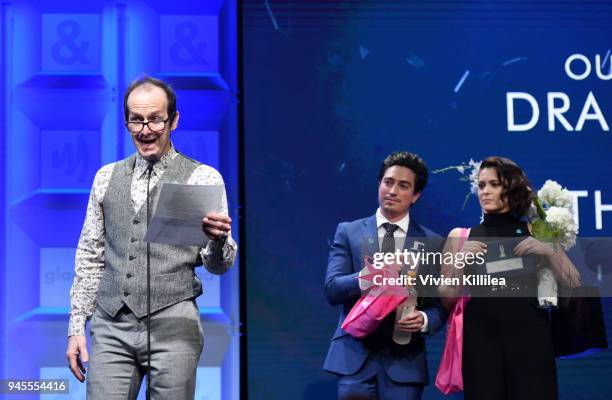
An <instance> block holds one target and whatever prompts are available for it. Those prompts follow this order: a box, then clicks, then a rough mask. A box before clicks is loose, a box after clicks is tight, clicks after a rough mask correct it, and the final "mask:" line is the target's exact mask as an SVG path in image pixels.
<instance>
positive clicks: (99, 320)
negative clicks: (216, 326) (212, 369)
mask: <svg viewBox="0 0 612 400" xmlns="http://www.w3.org/2000/svg"><path fill="white" fill-rule="evenodd" d="M90 335H91V354H90V359H89V368H88V371H87V398H88V399H93V400H97V399H100V400H115V399H117V400H118V399H121V400H125V399H136V397H137V396H138V391H139V389H140V385H141V383H142V381H143V378H144V377H145V376H146V368H147V323H146V318H142V319H138V318H136V316H135V315H134V314H133V313H132V312H131V311H129V310H128V309H127V307H123V308H122V309H121V310H120V311H119V313H118V314H117V316H115V318H113V317H111V316H110V315H108V314H107V313H106V312H104V311H103V310H102V309H101V308H100V307H97V308H96V311H95V312H94V315H93V317H92V320H91V327H90ZM202 347H203V332H202V324H201V322H200V313H199V311H198V308H197V306H196V304H195V301H194V300H186V301H183V302H180V303H177V304H175V305H173V306H170V307H167V308H165V309H163V310H160V311H158V312H156V313H153V314H152V316H151V398H152V399H179V400H180V399H190V400H191V399H193V398H194V396H195V378H196V369H197V366H198V362H199V360H200V354H201V353H202Z"/></svg>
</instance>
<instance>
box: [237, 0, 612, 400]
mask: <svg viewBox="0 0 612 400" xmlns="http://www.w3.org/2000/svg"><path fill="white" fill-rule="evenodd" d="M242 13H243V21H242V23H243V24H244V31H243V41H244V46H243V52H244V68H243V71H244V100H245V101H244V110H245V111H244V120H245V133H244V135H245V141H244V149H245V165H246V168H245V179H246V190H245V197H246V203H245V212H246V214H245V215H246V243H247V252H246V257H247V260H246V271H247V304H248V317H247V331H248V384H249V393H250V396H249V397H250V398H252V399H332V398H334V397H335V380H334V377H333V376H331V375H329V374H326V373H324V372H323V371H322V370H321V367H322V364H323V360H324V358H325V354H326V351H327V348H328V345H329V341H330V339H331V336H332V333H333V331H334V329H335V326H336V323H337V316H338V309H337V308H335V307H331V306H329V305H328V304H327V302H326V300H325V298H324V295H323V279H324V275H325V269H326V264H327V255H328V249H329V243H330V242H331V240H332V238H333V234H334V232H335V228H336V225H337V224H338V223H339V222H341V221H349V220H354V219H357V218H361V217H365V216H369V215H372V214H374V212H375V210H376V207H377V201H376V196H377V195H376V193H377V181H376V179H377V174H378V170H379V167H380V163H381V161H382V159H383V158H384V157H385V156H386V155H387V154H388V153H390V152H391V151H394V150H408V151H412V152H416V153H419V154H420V155H421V156H422V157H423V158H424V159H425V160H426V162H427V164H428V165H429V167H430V169H437V168H442V167H446V166H449V165H457V164H460V163H461V162H463V161H468V160H469V159H470V158H474V159H482V158H483V157H486V156H489V155H502V156H506V157H510V158H512V159H514V160H515V161H516V162H517V163H518V164H519V165H521V166H522V167H523V168H524V169H525V171H526V172H527V174H528V176H529V178H530V179H531V181H532V182H533V184H534V185H536V186H537V187H539V186H541V185H542V184H543V183H544V181H545V180H546V179H548V178H552V179H555V180H557V181H559V182H560V183H561V184H562V185H564V186H567V187H568V188H569V189H571V190H574V191H577V192H576V193H575V194H576V196H577V199H578V210H579V222H580V231H581V234H582V235H584V236H589V235H608V236H609V235H611V234H612V212H610V210H611V209H612V207H611V206H610V205H611V204H612V161H611V160H610V154H611V150H612V134H611V133H610V132H609V124H610V123H611V122H612V97H611V96H610V88H611V87H612V82H611V81H610V78H611V75H612V69H611V68H612V67H611V62H610V53H611V50H610V49H611V48H612V44H611V43H610V40H609V38H610V35H611V34H612V26H611V25H610V23H609V22H610V20H611V18H612V4H610V3H606V2H581V1H539V2H530V1H512V2H491V1H469V2H467V1H426V2H425V1H422V2H417V1H370V0H361V1H347V2H340V1H322V0H303V1H297V0H296V1H288V0H266V1H263V0H262V1H254V0H248V1H244V2H243V4H242ZM458 178H459V175H458V174H457V173H456V172H455V173H453V172H449V173H446V174H436V175H432V176H431V180H430V184H429V185H428V187H427V188H426V189H425V192H424V193H423V196H422V197H421V199H420V200H419V202H418V203H417V205H416V206H415V207H414V210H413V212H412V213H411V217H413V218H414V219H418V220H419V221H420V222H421V223H422V224H424V225H426V226H428V227H430V228H431V229H433V230H435V231H437V232H438V233H440V234H442V235H446V234H447V232H448V231H449V230H450V229H451V228H452V227H455V226H469V225H474V224H476V223H478V221H479V216H480V213H479V208H478V204H477V201H476V199H475V198H473V197H472V198H471V199H470V200H469V201H468V203H467V206H466V208H465V210H463V209H462V205H463V201H464V195H465V194H466V193H467V192H468V190H469V189H468V185H467V184H466V183H465V182H461V181H459V179H458ZM598 268H599V271H600V277H601V276H604V277H605V276H607V277H608V279H609V277H610V275H609V271H610V270H609V266H605V265H604V266H602V265H600V266H599V267H598ZM605 302H606V308H605V312H606V321H607V324H608V333H609V334H610V332H612V307H611V306H610V304H609V301H608V300H607V299H606V300H605ZM608 338H609V339H608V341H610V336H608ZM443 340H444V333H441V334H438V335H437V336H436V337H435V338H434V339H433V340H431V339H430V340H428V342H427V343H428V353H429V360H430V372H431V374H432V377H433V376H434V374H435V373H436V370H437V366H438V362H439V355H440V350H441V346H442V345H443ZM525 362H529V361H528V360H525ZM558 367H559V370H558V371H559V388H560V393H561V396H560V397H561V399H605V398H609V393H610V392H611V391H612V381H611V380H610V379H609V377H610V375H611V374H612V357H611V355H610V353H608V352H605V353H600V354H596V355H592V356H589V357H586V358H581V359H572V360H559V361H558ZM425 398H427V399H434V398H442V396H441V395H440V394H439V393H438V392H437V391H436V390H435V389H434V388H433V387H432V386H430V387H428V388H427V389H426V392H425Z"/></svg>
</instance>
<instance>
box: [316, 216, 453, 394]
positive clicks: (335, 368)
mask: <svg viewBox="0 0 612 400" xmlns="http://www.w3.org/2000/svg"><path fill="white" fill-rule="evenodd" d="M417 236H420V237H424V236H427V237H434V236H438V235H435V234H434V233H433V232H431V231H429V230H428V229H426V228H424V227H421V226H419V225H418V224H417V223H416V221H414V219H413V218H411V219H410V224H409V226H408V234H407V238H406V247H409V243H412V242H411V241H410V240H409V238H412V237H417ZM429 250H432V249H429ZM435 250H439V249H435ZM377 251H379V249H378V230H377V227H376V215H373V216H371V217H368V218H364V219H359V220H356V221H353V222H343V223H340V224H339V225H338V229H337V230H336V236H335V238H334V243H333V245H332V247H331V249H330V252H329V260H328V263H327V275H326V277H325V295H326V296H327V300H328V301H329V302H330V304H332V305H342V308H341V309H340V317H339V319H338V327H337V328H336V331H335V332H334V335H333V337H332V340H331V345H330V347H329V351H328V353H327V358H326V359H325V364H324V366H323V369H324V370H326V371H329V372H333V373H336V374H341V375H352V374H354V373H356V372H357V371H358V370H359V369H360V368H361V366H362V365H363V364H364V362H365V360H366V358H367V357H368V355H369V354H370V352H371V351H378V352H380V354H381V357H380V360H381V362H382V363H383V367H384V369H385V371H386V372H387V375H388V376H389V378H391V379H392V380H394V381H396V382H401V383H422V384H427V383H429V374H428V371H427V360H426V354H425V343H424V340H423V337H424V336H427V335H433V334H435V333H436V332H437V331H438V330H439V329H440V327H442V326H443V324H444V322H445V320H446V315H447V313H446V311H445V310H444V308H443V307H442V305H441V304H440V302H439V300H438V299H437V297H429V298H426V299H423V303H422V304H421V305H420V307H419V306H418V307H417V309H418V310H420V311H423V312H424V313H425V314H427V320H428V327H429V329H428V332H427V333H416V334H413V338H412V340H411V342H410V343H409V344H407V345H405V346H401V345H397V344H395V343H393V342H392V341H391V339H390V333H388V340H384V343H383V345H382V347H378V348H377V349H376V350H371V348H369V347H367V346H366V345H365V344H364V342H363V340H362V339H358V338H354V337H352V336H351V335H349V334H348V333H346V332H345V331H344V330H343V329H342V328H341V325H342V322H343V321H344V319H345V318H346V316H347V315H348V313H349V312H350V310H351V308H352V307H353V305H354V304H355V303H356V302H357V300H358V299H359V298H360V297H361V290H360V288H359V281H358V275H359V271H360V270H361V268H363V261H362V260H363V257H364V256H365V255H372V254H373V253H374V252H377Z"/></svg>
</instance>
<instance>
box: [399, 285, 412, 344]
mask: <svg viewBox="0 0 612 400" xmlns="http://www.w3.org/2000/svg"><path fill="white" fill-rule="evenodd" d="M406 291H407V294H408V298H407V299H406V300H404V301H403V303H402V304H400V306H399V307H398V308H397V311H396V313H395V327H394V328H393V341H394V342H395V343H397V344H408V343H410V340H412V333H409V332H404V331H402V330H400V329H399V328H398V326H397V322H398V321H399V320H400V319H403V318H406V317H407V316H408V315H409V314H410V313H412V312H413V311H414V309H415V307H416V302H417V293H416V290H415V289H414V288H413V287H412V286H408V287H407V288H406Z"/></svg>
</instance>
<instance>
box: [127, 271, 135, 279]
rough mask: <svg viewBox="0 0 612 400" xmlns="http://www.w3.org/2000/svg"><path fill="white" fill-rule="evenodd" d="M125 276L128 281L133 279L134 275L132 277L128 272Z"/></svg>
mask: <svg viewBox="0 0 612 400" xmlns="http://www.w3.org/2000/svg"><path fill="white" fill-rule="evenodd" d="M125 276H126V277H127V278H128V279H130V278H131V277H133V276H134V275H132V274H131V273H129V272H128V273H127V274H125Z"/></svg>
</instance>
